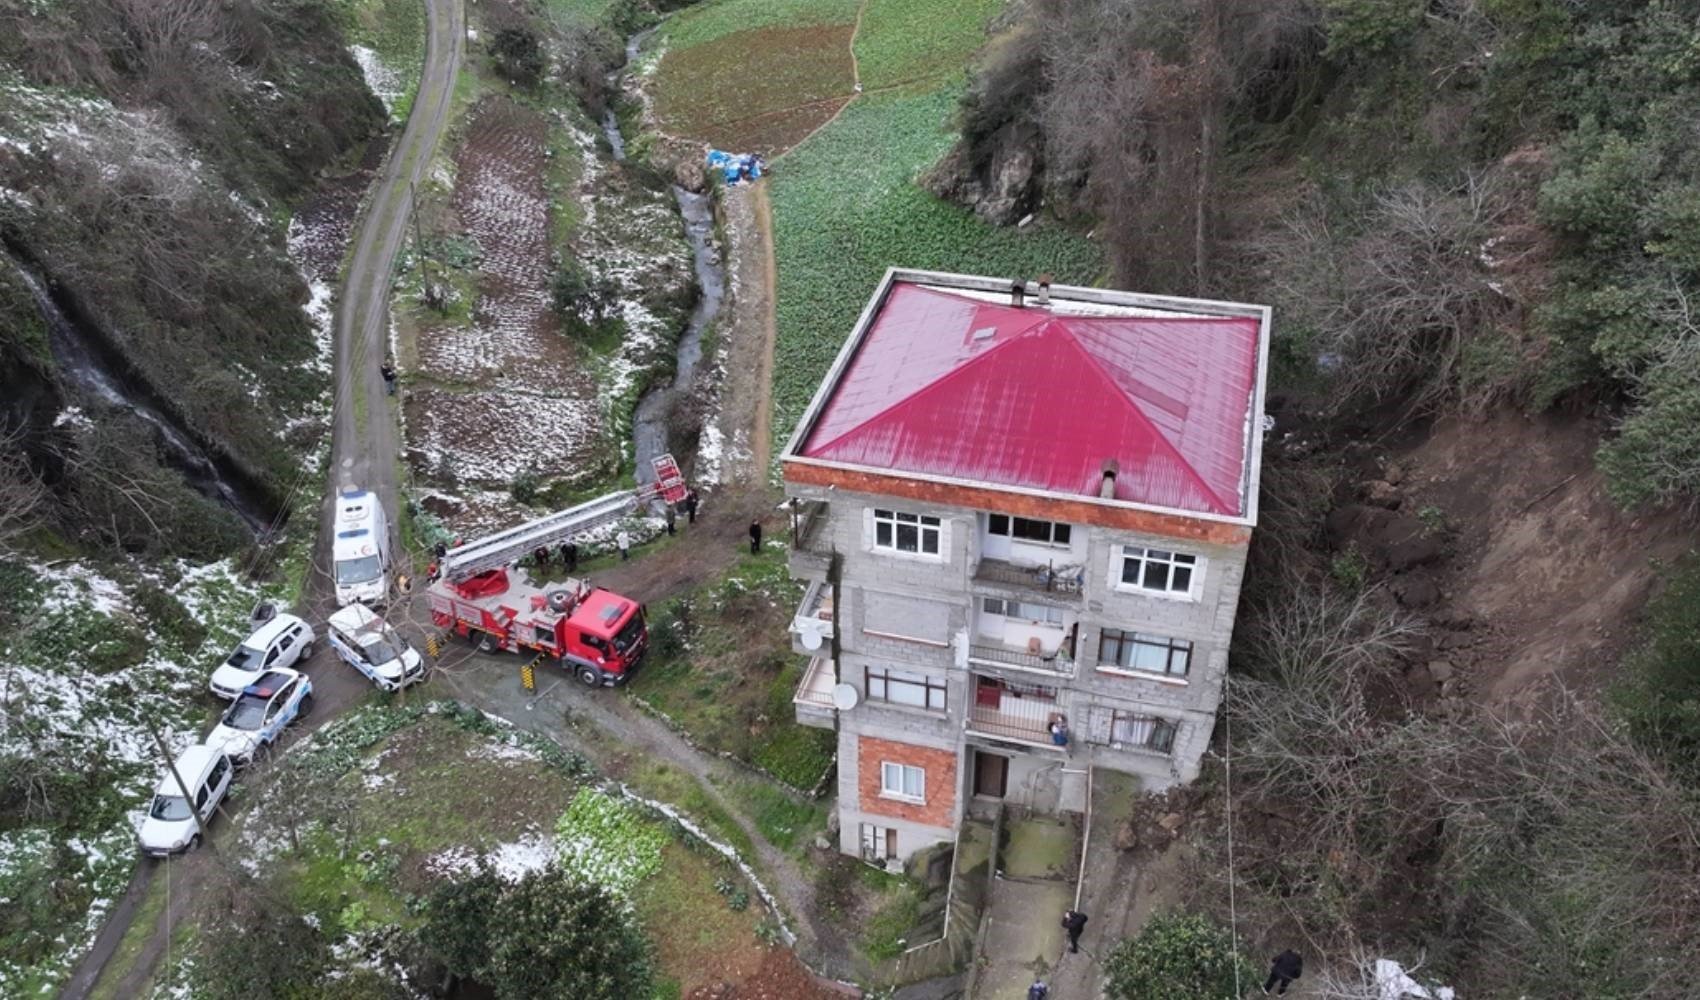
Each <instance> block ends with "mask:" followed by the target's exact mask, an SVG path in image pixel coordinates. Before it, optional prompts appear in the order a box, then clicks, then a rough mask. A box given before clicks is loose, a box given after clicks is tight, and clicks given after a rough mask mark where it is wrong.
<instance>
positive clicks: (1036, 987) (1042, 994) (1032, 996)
mask: <svg viewBox="0 0 1700 1000" xmlns="http://www.w3.org/2000/svg"><path fill="white" fill-rule="evenodd" d="M1050 995H1051V988H1050V987H1049V986H1046V985H1045V981H1044V980H1043V979H1035V980H1033V985H1032V986H1029V987H1027V1000H1045V998H1046V997H1048V996H1050Z"/></svg>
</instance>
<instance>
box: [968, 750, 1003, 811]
mask: <svg viewBox="0 0 1700 1000" xmlns="http://www.w3.org/2000/svg"><path fill="white" fill-rule="evenodd" d="M1008 789H1009V758H1008V757H1000V756H999V755H997V754H995V753H987V752H986V751H984V750H976V751H974V794H975V795H984V796H986V797H988V798H993V799H1001V798H1003V796H1004V792H1006V791H1008Z"/></svg>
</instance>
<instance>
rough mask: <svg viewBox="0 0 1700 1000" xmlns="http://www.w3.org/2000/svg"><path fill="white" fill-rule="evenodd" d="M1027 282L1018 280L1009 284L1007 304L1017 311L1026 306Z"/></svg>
mask: <svg viewBox="0 0 1700 1000" xmlns="http://www.w3.org/2000/svg"><path fill="white" fill-rule="evenodd" d="M1026 299H1027V282H1026V281H1023V280H1022V279H1020V278H1017V279H1015V280H1014V281H1012V282H1010V283H1009V304H1010V305H1012V306H1014V307H1015V308H1017V309H1020V308H1021V307H1023V306H1025V305H1026V304H1027V302H1026Z"/></svg>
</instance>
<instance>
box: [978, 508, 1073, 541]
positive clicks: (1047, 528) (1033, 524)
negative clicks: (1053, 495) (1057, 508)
mask: <svg viewBox="0 0 1700 1000" xmlns="http://www.w3.org/2000/svg"><path fill="white" fill-rule="evenodd" d="M986 531H987V532H988V533H990V534H993V535H1004V536H1006V537H1009V538H1013V539H1015V540H1016V541H1018V542H1033V543H1035V544H1038V545H1062V546H1066V545H1067V544H1068V540H1069V527H1068V525H1066V524H1058V523H1056V522H1055V521H1036V520H1034V519H1032V518H1029V517H1014V516H1011V515H1009V514H991V515H989V516H988V517H987V520H986Z"/></svg>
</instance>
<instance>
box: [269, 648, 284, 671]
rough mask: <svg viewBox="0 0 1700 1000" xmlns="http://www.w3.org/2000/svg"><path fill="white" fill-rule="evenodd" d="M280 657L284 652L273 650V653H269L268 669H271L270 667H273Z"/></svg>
mask: <svg viewBox="0 0 1700 1000" xmlns="http://www.w3.org/2000/svg"><path fill="white" fill-rule="evenodd" d="M280 655H282V650H277V649H274V650H272V651H271V652H269V653H267V654H266V666H268V667H269V666H271V665H272V664H274V663H276V662H277V658H278V657H279V656H280Z"/></svg>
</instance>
